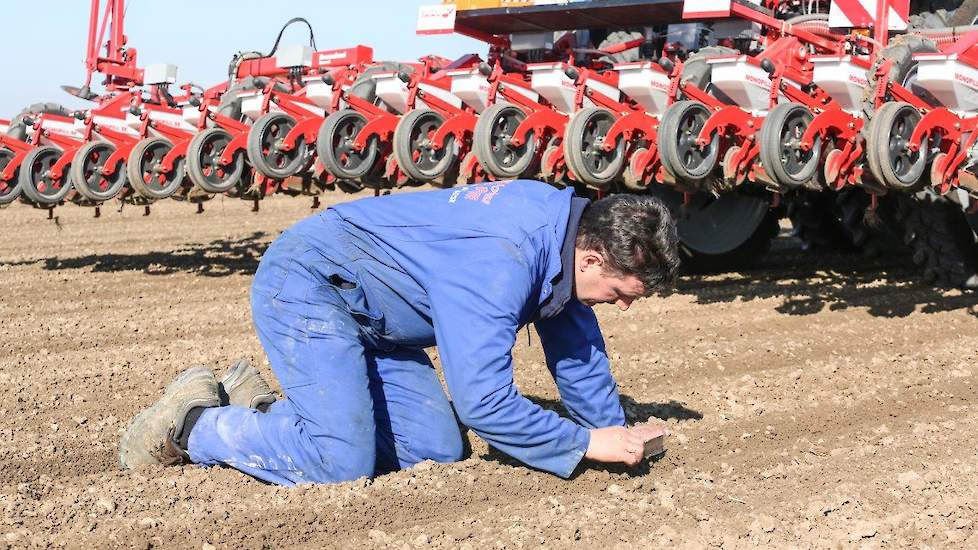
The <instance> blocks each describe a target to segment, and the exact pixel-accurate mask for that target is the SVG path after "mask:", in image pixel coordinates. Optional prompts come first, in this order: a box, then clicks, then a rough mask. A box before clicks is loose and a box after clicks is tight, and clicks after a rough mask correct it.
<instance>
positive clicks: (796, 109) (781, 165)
mask: <svg viewBox="0 0 978 550" xmlns="http://www.w3.org/2000/svg"><path fill="white" fill-rule="evenodd" d="M814 118H815V117H814V115H812V112H811V111H809V110H808V108H807V107H805V106H804V105H801V104H800V103H781V104H780V105H778V106H777V107H775V108H774V109H772V110H771V112H769V113H768V115H767V117H765V118H764V123H763V124H762V125H761V131H760V136H759V141H760V149H761V150H760V157H761V164H762V165H763V166H764V169H765V170H766V171H767V173H768V175H770V176H771V177H773V178H774V179H775V181H777V182H778V183H780V184H782V185H784V186H786V187H788V188H792V189H793V188H797V187H801V186H803V185H805V184H806V183H808V182H810V181H812V179H814V178H815V176H816V174H817V173H818V169H819V158H820V157H821V152H822V142H821V141H820V140H819V141H816V142H815V143H814V144H813V146H812V149H811V150H810V151H808V152H807V153H805V152H802V151H801V149H800V148H799V147H797V146H792V141H793V140H794V141H798V140H800V139H801V136H802V135H803V134H804V133H805V129H807V128H808V125H809V124H811V122H812V120H813V119H814Z"/></svg>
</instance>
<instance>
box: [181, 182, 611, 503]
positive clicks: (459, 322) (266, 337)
mask: <svg viewBox="0 0 978 550" xmlns="http://www.w3.org/2000/svg"><path fill="white" fill-rule="evenodd" d="M572 200H573V201H575V202H574V204H575V208H572V206H571V205H572ZM577 201H580V202H584V201H583V199H577V198H576V197H574V195H573V192H572V191H571V190H569V189H567V190H557V189H554V188H552V187H550V186H547V185H544V184H541V183H539V182H533V181H512V182H496V183H486V184H479V185H473V186H467V187H464V188H455V189H446V190H439V191H429V192H416V193H406V194H402V195H395V196H389V197H381V198H369V199H363V200H358V201H354V202H350V203H346V204H342V205H339V206H336V207H334V208H330V209H328V210H326V211H325V212H323V213H321V214H318V215H315V216H312V217H310V218H308V219H306V220H303V221H302V222H300V223H298V224H296V225H295V226H293V227H291V228H290V229H288V230H286V231H285V232H284V233H283V234H282V235H281V236H280V237H279V238H278V239H277V240H276V241H275V242H274V243H273V244H272V245H271V246H270V247H269V248H268V250H267V251H266V253H265V255H264V256H263V257H262V260H261V263H260V265H259V267H258V271H257V273H256V274H255V279H254V282H253V284H252V289H251V292H252V295H251V304H252V316H253V319H254V324H255V329H256V331H257V333H258V337H259V339H260V341H261V344H262V346H263V347H264V349H265V352H266V353H267V355H268V358H269V362H270V363H271V367H272V370H273V371H274V373H275V376H276V377H277V378H278V381H279V383H280V384H281V386H282V390H283V392H284V393H285V399H283V400H279V401H277V402H276V403H274V404H273V405H272V407H271V408H270V409H269V411H268V412H267V413H260V412H258V411H256V410H252V409H247V408H243V407H234V406H229V407H218V408H211V409H207V410H205V411H204V413H203V414H202V415H201V416H200V418H199V420H198V421H197V423H196V425H195V426H194V428H193V430H192V432H191V435H190V438H189V445H188V446H189V449H188V451H189V454H190V457H191V459H192V460H193V461H194V462H196V463H199V464H204V465H214V464H223V465H227V466H231V467H233V468H236V469H238V470H241V471H243V472H246V473H248V474H250V475H252V476H255V477H257V478H259V479H262V480H265V481H269V482H272V483H278V484H283V485H291V484H295V483H304V482H321V483H325V482H337V481H344V480H351V479H356V478H358V477H362V476H373V475H377V474H380V473H385V472H390V471H393V470H397V469H401V468H407V467H410V466H412V465H414V464H416V463H418V462H420V461H422V460H426V459H430V460H435V461H439V462H449V461H456V460H459V459H460V458H461V457H462V452H463V445H462V436H461V434H460V432H459V428H458V424H457V423H456V414H457V416H458V419H459V420H460V421H461V422H462V423H463V424H464V425H466V426H468V427H469V428H471V429H472V430H473V431H475V433H476V434H478V435H479V436H480V437H482V438H483V439H485V440H486V441H487V442H488V443H489V444H491V445H492V446H493V447H495V448H496V449H499V450H501V451H503V452H505V453H507V454H509V455H510V456H512V457H514V458H516V459H519V460H521V461H522V462H524V463H526V464H528V465H530V466H532V467H535V468H539V469H542V470H546V471H549V472H553V473H555V474H557V475H560V476H563V477H568V476H569V475H570V474H571V473H572V472H573V471H574V469H575V468H576V466H577V464H578V463H579V462H580V460H581V458H582V457H583V455H584V453H585V451H586V450H587V446H588V442H589V440H590V436H589V432H588V429H589V428H597V427H605V426H612V425H623V424H624V422H625V418H624V413H623V411H622V408H621V404H620V401H619V396H618V390H617V387H616V384H615V381H614V379H613V378H612V376H611V372H610V370H609V366H608V359H607V355H606V354H605V348H604V342H603V339H602V336H601V332H600V329H599V328H598V324H597V320H596V318H595V316H594V313H593V312H592V311H591V309H590V308H589V307H587V306H585V305H583V304H582V303H580V302H579V301H577V300H576V299H574V298H573V296H572V283H573V279H572V270H571V269H570V266H566V267H567V269H566V270H563V269H562V264H564V265H566V264H568V263H571V264H572V260H573V237H574V235H576V230H577V220H578V219H579V217H580V211H581V210H582V209H583V206H581V205H580V204H578V202H577ZM569 219H570V221H571V223H569ZM569 230H570V231H571V232H570V233H568V231H569ZM568 248H569V250H568ZM562 250H563V255H564V259H563V262H562V258H561V252H562ZM530 322H533V323H534V325H535V327H536V330H537V333H538V334H539V336H540V341H541V343H542V345H543V347H544V352H545V354H546V357H547V365H548V367H549V370H550V371H551V373H552V374H553V377H554V380H555V381H556V384H557V388H558V390H559V392H560V396H561V399H562V401H563V404H564V406H565V408H566V409H567V411H568V413H569V414H570V415H571V417H572V418H573V420H570V419H566V418H562V417H560V416H558V415H557V414H556V413H554V412H552V411H548V410H545V409H543V408H541V407H540V406H538V405H536V404H535V403H533V402H531V401H529V400H527V399H526V398H524V397H523V396H521V395H520V394H519V392H518V391H517V389H516V386H515V385H514V383H513V365H512V357H511V351H512V348H513V345H514V343H515V340H516V334H517V331H518V330H519V329H520V328H521V327H523V326H524V325H526V324H528V323H530ZM436 343H437V346H438V352H439V354H440V357H441V363H442V369H443V372H444V375H445V381H446V383H447V386H448V390H449V393H450V395H451V397H452V401H451V403H449V400H448V398H447V396H446V395H445V394H444V392H443V391H442V388H441V385H440V383H439V381H438V377H437V375H436V372H435V369H434V367H433V366H432V364H431V362H430V360H429V359H428V357H427V355H426V353H425V351H424V348H426V347H430V346H433V345H435V344H436ZM453 406H454V413H453Z"/></svg>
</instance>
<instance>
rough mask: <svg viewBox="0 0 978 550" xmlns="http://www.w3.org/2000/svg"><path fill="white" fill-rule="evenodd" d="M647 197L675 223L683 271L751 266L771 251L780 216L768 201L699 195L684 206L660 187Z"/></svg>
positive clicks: (678, 196) (679, 197) (677, 194)
mask: <svg viewBox="0 0 978 550" xmlns="http://www.w3.org/2000/svg"><path fill="white" fill-rule="evenodd" d="M648 193H649V194H651V195H652V196H655V197H657V198H659V199H660V200H662V201H663V203H665V204H666V206H667V207H668V208H669V210H670V211H671V212H672V213H673V219H675V220H676V224H677V229H678V233H679V241H680V246H679V250H680V254H681V257H682V261H683V264H682V266H683V270H684V271H686V272H690V273H713V272H721V271H730V270H738V269H742V268H745V267H748V266H750V265H751V264H753V263H754V262H756V261H757V260H758V259H759V258H760V257H761V256H763V255H764V254H765V253H766V252H767V251H768V249H770V247H771V240H772V239H773V238H774V237H775V236H777V234H778V218H779V215H778V214H777V213H776V212H775V211H773V210H771V209H770V208H769V203H768V200H767V199H766V198H763V197H759V196H754V195H748V194H745V193H740V192H736V191H735V192H730V193H724V194H722V195H720V196H719V197H714V196H713V195H711V194H709V193H697V194H696V195H694V196H693V198H692V201H691V203H690V204H689V205H688V206H683V194H682V193H680V192H678V191H676V190H674V189H672V188H669V187H666V186H664V185H652V186H650V187H649V189H648Z"/></svg>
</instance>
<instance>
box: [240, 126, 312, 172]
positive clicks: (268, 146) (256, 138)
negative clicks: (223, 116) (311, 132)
mask: <svg viewBox="0 0 978 550" xmlns="http://www.w3.org/2000/svg"><path fill="white" fill-rule="evenodd" d="M295 125H296V121H295V119H294V118H292V117H291V116H289V115H287V114H285V113H281V112H271V113H266V114H264V115H262V116H261V117H259V118H258V120H256V121H255V123H254V124H253V125H252V126H251V129H250V130H248V145H247V147H246V151H247V153H248V162H249V163H250V164H251V166H252V167H254V169H255V170H258V172H259V173H260V174H262V175H264V176H267V177H269V178H272V179H278V180H284V179H285V178H288V177H291V176H294V175H296V174H298V173H299V172H300V171H302V169H303V168H304V167H305V166H306V164H307V163H308V161H309V159H308V153H309V145H308V144H306V142H305V140H304V139H301V138H300V139H298V140H296V145H295V148H293V149H292V150H291V151H279V150H273V148H274V147H276V145H275V142H276V141H278V140H281V139H284V138H285V136H286V135H288V133H289V132H290V131H291V130H292V129H293V128H295Z"/></svg>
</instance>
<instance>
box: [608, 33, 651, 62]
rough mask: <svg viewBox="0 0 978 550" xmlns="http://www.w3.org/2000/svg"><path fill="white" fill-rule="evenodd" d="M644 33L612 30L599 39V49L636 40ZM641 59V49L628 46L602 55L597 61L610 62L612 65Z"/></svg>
mask: <svg viewBox="0 0 978 550" xmlns="http://www.w3.org/2000/svg"><path fill="white" fill-rule="evenodd" d="M644 36H645V35H644V34H642V33H640V32H638V31H614V32H612V33H610V34H608V36H607V37H606V38H605V39H604V40H602V41H601V44H599V45H598V49H599V50H603V49H605V48H610V47H611V46H617V45H618V44H624V43H625V42H631V41H632V40H637V39H639V38H643V37H644ZM640 59H642V53H641V49H640V48H638V47H637V46H636V47H634V48H629V49H627V50H625V51H623V52H618V53H612V54H607V55H603V56H601V57H600V58H599V61H604V62H605V63H611V64H612V65H614V64H616V63H631V62H633V61H639V60H640Z"/></svg>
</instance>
